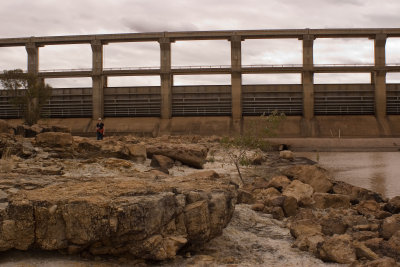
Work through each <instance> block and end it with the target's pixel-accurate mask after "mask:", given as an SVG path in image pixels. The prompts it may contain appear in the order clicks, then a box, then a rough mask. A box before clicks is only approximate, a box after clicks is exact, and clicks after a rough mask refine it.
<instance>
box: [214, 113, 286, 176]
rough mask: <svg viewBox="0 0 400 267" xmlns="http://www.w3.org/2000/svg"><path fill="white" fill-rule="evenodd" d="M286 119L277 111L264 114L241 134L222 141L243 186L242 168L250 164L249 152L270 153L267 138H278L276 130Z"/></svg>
mask: <svg viewBox="0 0 400 267" xmlns="http://www.w3.org/2000/svg"><path fill="white" fill-rule="evenodd" d="M285 118H286V115H285V114H284V113H279V112H278V111H276V110H274V111H273V112H272V113H271V114H270V115H268V116H266V115H265V113H264V114H263V115H261V116H260V118H259V119H257V120H256V121H251V122H250V123H249V125H248V127H247V128H246V129H244V130H243V132H242V133H241V134H239V135H236V136H234V137H224V138H222V139H221V145H222V146H223V147H224V148H225V150H226V154H227V156H228V157H229V159H230V161H231V162H232V163H233V164H234V165H235V167H236V170H237V172H238V174H239V178H240V181H241V183H242V184H243V183H244V181H243V176H242V173H241V171H240V166H243V165H249V164H250V160H249V158H248V152H249V151H250V150H252V149H260V150H262V151H268V150H269V149H270V147H271V146H270V143H269V142H268V141H267V140H265V138H269V137H274V136H276V130H277V128H278V127H279V125H280V124H281V122H282V121H283V120H285Z"/></svg>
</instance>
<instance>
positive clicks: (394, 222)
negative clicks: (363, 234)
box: [381, 214, 400, 239]
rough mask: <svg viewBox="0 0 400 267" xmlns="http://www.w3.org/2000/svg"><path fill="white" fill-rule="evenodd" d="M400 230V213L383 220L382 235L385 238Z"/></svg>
mask: <svg viewBox="0 0 400 267" xmlns="http://www.w3.org/2000/svg"><path fill="white" fill-rule="evenodd" d="M399 230H400V214H395V215H393V216H390V217H387V218H386V219H384V220H383V223H382V226H381V235H382V237H383V238H385V239H389V238H390V237H392V235H394V234H395V233H396V232H397V231H399Z"/></svg>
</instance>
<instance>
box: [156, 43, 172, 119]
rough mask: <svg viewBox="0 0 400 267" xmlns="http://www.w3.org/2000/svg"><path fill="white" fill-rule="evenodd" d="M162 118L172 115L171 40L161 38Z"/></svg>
mask: <svg viewBox="0 0 400 267" xmlns="http://www.w3.org/2000/svg"><path fill="white" fill-rule="evenodd" d="M159 43H160V70H161V76H160V79H161V118H162V119H170V118H171V117H172V74H171V40H170V39H169V38H160V40H159Z"/></svg>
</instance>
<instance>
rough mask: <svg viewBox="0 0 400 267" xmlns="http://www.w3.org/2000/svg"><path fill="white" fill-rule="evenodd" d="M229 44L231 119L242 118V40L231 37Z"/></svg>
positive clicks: (238, 37)
mask: <svg viewBox="0 0 400 267" xmlns="http://www.w3.org/2000/svg"><path fill="white" fill-rule="evenodd" d="M230 42H231V68H232V73H231V87H232V119H233V121H234V123H235V121H238V120H241V118H242V72H241V71H242V38H241V36H237V35H235V36H232V37H231V39H230Z"/></svg>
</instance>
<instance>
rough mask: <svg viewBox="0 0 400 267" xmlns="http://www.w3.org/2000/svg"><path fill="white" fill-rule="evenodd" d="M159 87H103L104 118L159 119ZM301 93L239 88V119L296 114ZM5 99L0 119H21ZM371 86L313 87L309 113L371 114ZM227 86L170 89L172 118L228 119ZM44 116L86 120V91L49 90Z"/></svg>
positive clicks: (390, 100)
mask: <svg viewBox="0 0 400 267" xmlns="http://www.w3.org/2000/svg"><path fill="white" fill-rule="evenodd" d="M160 91H161V88H160V86H146V87H107V88H104V115H105V117H160V116H161V92H160ZM302 97H303V92H302V86H301V85H299V84H277V85H273V84H267V85H244V86H243V96H242V106H243V114H242V115H243V116H260V115H262V114H270V113H271V112H272V111H274V110H277V111H279V112H284V113H285V114H286V115H287V116H302V114H303V106H302V105H303V99H302ZM10 98H11V95H10V94H9V92H7V91H5V90H0V118H1V119H10V118H21V117H22V114H21V112H20V111H19V110H18V109H17V108H16V107H15V106H14V105H13V104H12V103H10ZM374 98H375V96H374V86H373V85H371V84H317V85H315V86H314V114H315V115H316V116H318V115H374V112H375V106H374V105H375V100H374ZM231 109H232V98H231V88H230V86H229V85H208V86H173V87H172V116H174V117H175V116H176V117H179V116H231ZM387 114H388V115H400V84H388V85H387ZM43 117H45V118H91V117H92V88H90V87H87V88H55V89H53V91H52V96H51V98H50V99H49V100H48V102H47V104H46V105H45V106H44V109H43Z"/></svg>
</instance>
